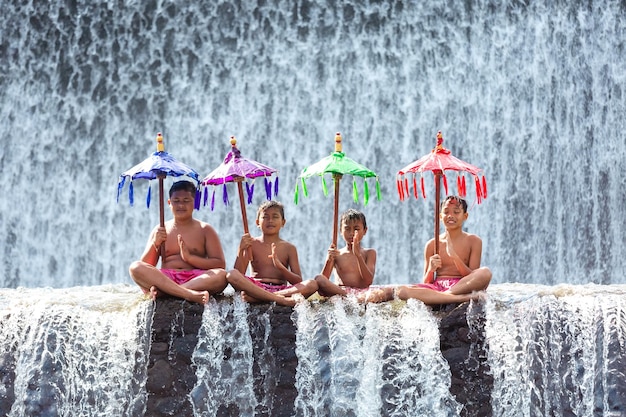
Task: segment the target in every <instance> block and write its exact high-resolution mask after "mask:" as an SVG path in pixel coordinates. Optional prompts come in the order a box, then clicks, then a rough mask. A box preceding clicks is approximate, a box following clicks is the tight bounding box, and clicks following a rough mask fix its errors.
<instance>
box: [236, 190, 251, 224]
mask: <svg viewBox="0 0 626 417" xmlns="http://www.w3.org/2000/svg"><path fill="white" fill-rule="evenodd" d="M236 181H237V191H238V192H239V207H240V208H241V219H242V220H243V232H244V233H249V231H248V215H247V214H246V203H245V201H244V199H243V185H241V183H242V181H243V179H237V180H236Z"/></svg>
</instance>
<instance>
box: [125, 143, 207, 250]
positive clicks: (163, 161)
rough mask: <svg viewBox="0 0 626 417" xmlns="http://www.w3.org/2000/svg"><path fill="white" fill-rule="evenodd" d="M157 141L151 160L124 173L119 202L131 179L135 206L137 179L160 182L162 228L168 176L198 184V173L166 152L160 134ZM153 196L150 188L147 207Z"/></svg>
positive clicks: (163, 248)
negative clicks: (186, 179)
mask: <svg viewBox="0 0 626 417" xmlns="http://www.w3.org/2000/svg"><path fill="white" fill-rule="evenodd" d="M156 141H157V151H156V152H154V153H153V154H152V155H150V157H149V158H147V159H145V160H144V161H143V162H140V163H139V164H137V165H135V166H134V167H132V168H131V169H129V170H127V171H124V172H122V175H120V179H119V182H118V183H117V202H119V201H120V194H121V192H122V188H123V187H124V183H125V182H126V179H127V178H129V179H130V184H129V186H128V199H129V200H130V205H131V206H132V205H133V202H134V195H133V194H134V191H133V181H134V180H137V179H145V180H154V179H158V180H159V218H160V226H161V227H164V226H165V213H164V210H165V207H164V204H163V179H164V178H165V177H166V176H170V177H180V176H182V175H186V176H188V177H190V178H191V179H193V180H195V181H196V184H198V181H199V179H198V173H197V172H196V171H195V170H194V169H193V168H190V167H189V166H187V165H185V164H183V163H182V162H179V161H177V160H176V159H175V158H174V157H173V156H172V155H170V154H169V153H167V152H165V146H164V145H163V135H162V134H161V133H160V132H159V133H158V134H157V137H156ZM151 195H152V187H150V188H148V196H147V198H146V206H147V207H148V208H149V207H150V199H151ZM198 198H199V193H197V194H196V204H195V205H196V208H198V202H199V200H198ZM160 249H161V250H160V252H161V253H160V255H161V258H164V256H165V245H164V244H161V248H160Z"/></svg>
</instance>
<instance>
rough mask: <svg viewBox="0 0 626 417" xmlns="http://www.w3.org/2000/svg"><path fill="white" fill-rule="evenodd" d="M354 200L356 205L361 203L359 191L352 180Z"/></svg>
mask: <svg viewBox="0 0 626 417" xmlns="http://www.w3.org/2000/svg"><path fill="white" fill-rule="evenodd" d="M352 200H354V202H355V203H358V202H359V190H358V189H357V187H356V180H355V179H353V180H352Z"/></svg>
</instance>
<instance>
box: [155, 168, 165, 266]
mask: <svg viewBox="0 0 626 417" xmlns="http://www.w3.org/2000/svg"><path fill="white" fill-rule="evenodd" d="M158 178H159V225H160V226H161V227H165V204H164V203H163V179H164V178H165V174H159V176H158ZM159 255H160V256H161V265H163V261H165V242H161V246H160V247H159ZM158 262H159V260H158V259H157V263H158Z"/></svg>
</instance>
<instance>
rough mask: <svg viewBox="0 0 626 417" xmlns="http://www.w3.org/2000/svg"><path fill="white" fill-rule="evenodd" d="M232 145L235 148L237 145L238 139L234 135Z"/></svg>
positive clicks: (231, 139) (231, 138) (231, 140)
mask: <svg viewBox="0 0 626 417" xmlns="http://www.w3.org/2000/svg"><path fill="white" fill-rule="evenodd" d="M230 145H231V146H232V147H233V148H234V147H235V145H237V139H236V138H235V137H234V136H231V137H230Z"/></svg>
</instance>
